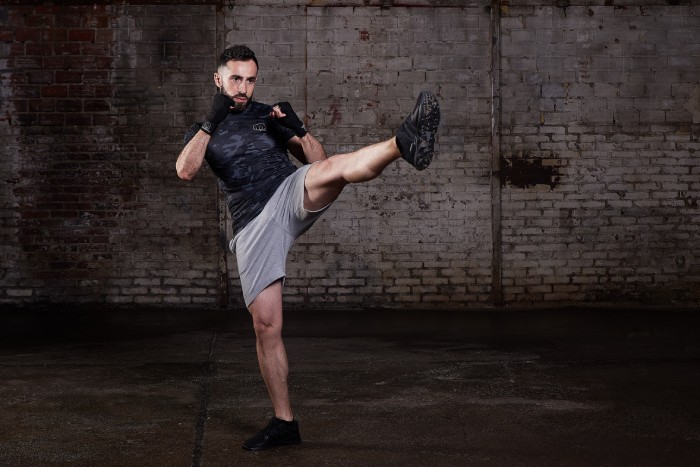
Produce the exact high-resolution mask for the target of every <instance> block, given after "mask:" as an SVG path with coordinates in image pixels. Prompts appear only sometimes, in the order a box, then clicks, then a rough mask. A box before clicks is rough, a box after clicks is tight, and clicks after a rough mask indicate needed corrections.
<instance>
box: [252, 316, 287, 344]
mask: <svg viewBox="0 0 700 467" xmlns="http://www.w3.org/2000/svg"><path fill="white" fill-rule="evenodd" d="M253 329H254V330H255V336H256V337H257V338H258V339H262V340H267V339H274V338H277V337H280V336H281V335H282V321H281V320H280V319H275V318H273V317H271V316H255V315H254V316H253Z"/></svg>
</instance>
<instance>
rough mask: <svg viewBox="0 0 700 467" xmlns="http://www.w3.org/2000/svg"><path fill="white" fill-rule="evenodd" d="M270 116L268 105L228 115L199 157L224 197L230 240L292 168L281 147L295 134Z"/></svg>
mask: <svg viewBox="0 0 700 467" xmlns="http://www.w3.org/2000/svg"><path fill="white" fill-rule="evenodd" d="M271 111H272V107H271V106H269V105H265V104H261V103H259V102H251V104H250V105H249V106H248V108H247V109H246V110H244V111H243V112H240V113H233V112H232V113H230V114H229V115H228V117H226V119H225V120H224V121H223V122H221V123H220V124H219V126H217V127H216V131H215V132H214V134H213V135H212V138H211V140H210V141H209V145H208V146H207V151H206V153H205V156H204V158H205V160H206V161H207V163H208V164H209V167H211V169H212V171H213V172H214V174H215V175H216V177H217V178H218V183H219V187H220V188H221V190H222V191H223V192H224V193H225V194H226V201H227V203H228V208H229V211H230V212H231V217H232V219H233V233H234V235H235V234H237V233H238V232H239V231H240V230H241V229H242V228H243V227H245V226H246V225H248V223H249V222H250V221H251V220H253V219H254V218H255V217H256V216H257V215H258V214H260V212H261V211H262V210H263V208H264V207H265V203H267V201H268V200H269V199H270V198H271V197H272V195H273V194H274V193H275V190H277V187H279V186H280V184H281V183H282V181H284V179H285V178H287V177H289V176H290V175H291V174H292V173H293V172H294V171H295V170H296V169H297V168H296V166H295V165H294V164H292V162H291V161H290V160H289V156H288V155H287V148H286V144H285V143H286V142H287V141H289V139H290V138H292V137H293V136H294V133H293V132H292V131H291V130H289V129H288V128H285V127H283V126H281V125H280V124H279V123H278V122H277V121H276V120H275V119H274V118H272V117H270V112H271ZM198 130H199V124H195V125H193V126H192V127H190V129H189V131H188V132H187V134H186V135H185V144H187V142H189V140H190V139H192V137H194V135H195V133H197V131H198Z"/></svg>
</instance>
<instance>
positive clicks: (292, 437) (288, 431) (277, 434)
mask: <svg viewBox="0 0 700 467" xmlns="http://www.w3.org/2000/svg"><path fill="white" fill-rule="evenodd" d="M294 444H301V436H300V435H299V424H298V423H297V421H296V420H292V421H291V422H286V421H284V420H280V419H279V418H277V417H273V418H272V420H270V423H268V424H267V426H266V427H265V428H264V429H263V430H262V431H261V432H260V433H258V434H257V435H255V436H253V437H252V438H250V439H249V440H248V441H246V442H245V443H243V446H242V447H243V449H245V450H247V451H262V450H264V449H270V448H276V447H278V446H290V445H294Z"/></svg>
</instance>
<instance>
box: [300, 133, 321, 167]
mask: <svg viewBox="0 0 700 467" xmlns="http://www.w3.org/2000/svg"><path fill="white" fill-rule="evenodd" d="M299 139H300V140H301V147H302V149H303V151H304V156H306V161H307V162H308V163H309V164H312V163H314V162H318V161H322V160H325V159H327V158H328V156H327V155H326V150H325V149H324V148H323V145H322V144H321V143H320V142H319V141H318V140H317V139H316V138H314V136H313V135H312V134H311V133H306V134H305V135H304V136H303V137H302V138H299Z"/></svg>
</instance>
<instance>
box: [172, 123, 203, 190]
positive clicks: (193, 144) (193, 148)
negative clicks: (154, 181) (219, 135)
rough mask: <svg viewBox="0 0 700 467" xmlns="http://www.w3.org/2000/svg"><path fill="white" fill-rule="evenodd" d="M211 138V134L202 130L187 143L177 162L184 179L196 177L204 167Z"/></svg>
mask: <svg viewBox="0 0 700 467" xmlns="http://www.w3.org/2000/svg"><path fill="white" fill-rule="evenodd" d="M210 139H211V136H209V135H208V134H206V133H205V132H203V131H201V130H200V131H198V132H197V133H196V134H195V135H194V137H192V139H191V140H190V142H189V143H187V144H186V145H185V147H184V148H183V149H182V152H181V153H180V155H179V156H178V158H177V162H176V163H175V169H176V170H177V176H178V177H180V178H181V179H183V180H192V179H193V178H194V176H195V175H196V174H197V172H199V169H200V168H201V167H202V162H203V161H204V154H205V152H206V150H207V144H209V140H210Z"/></svg>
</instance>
